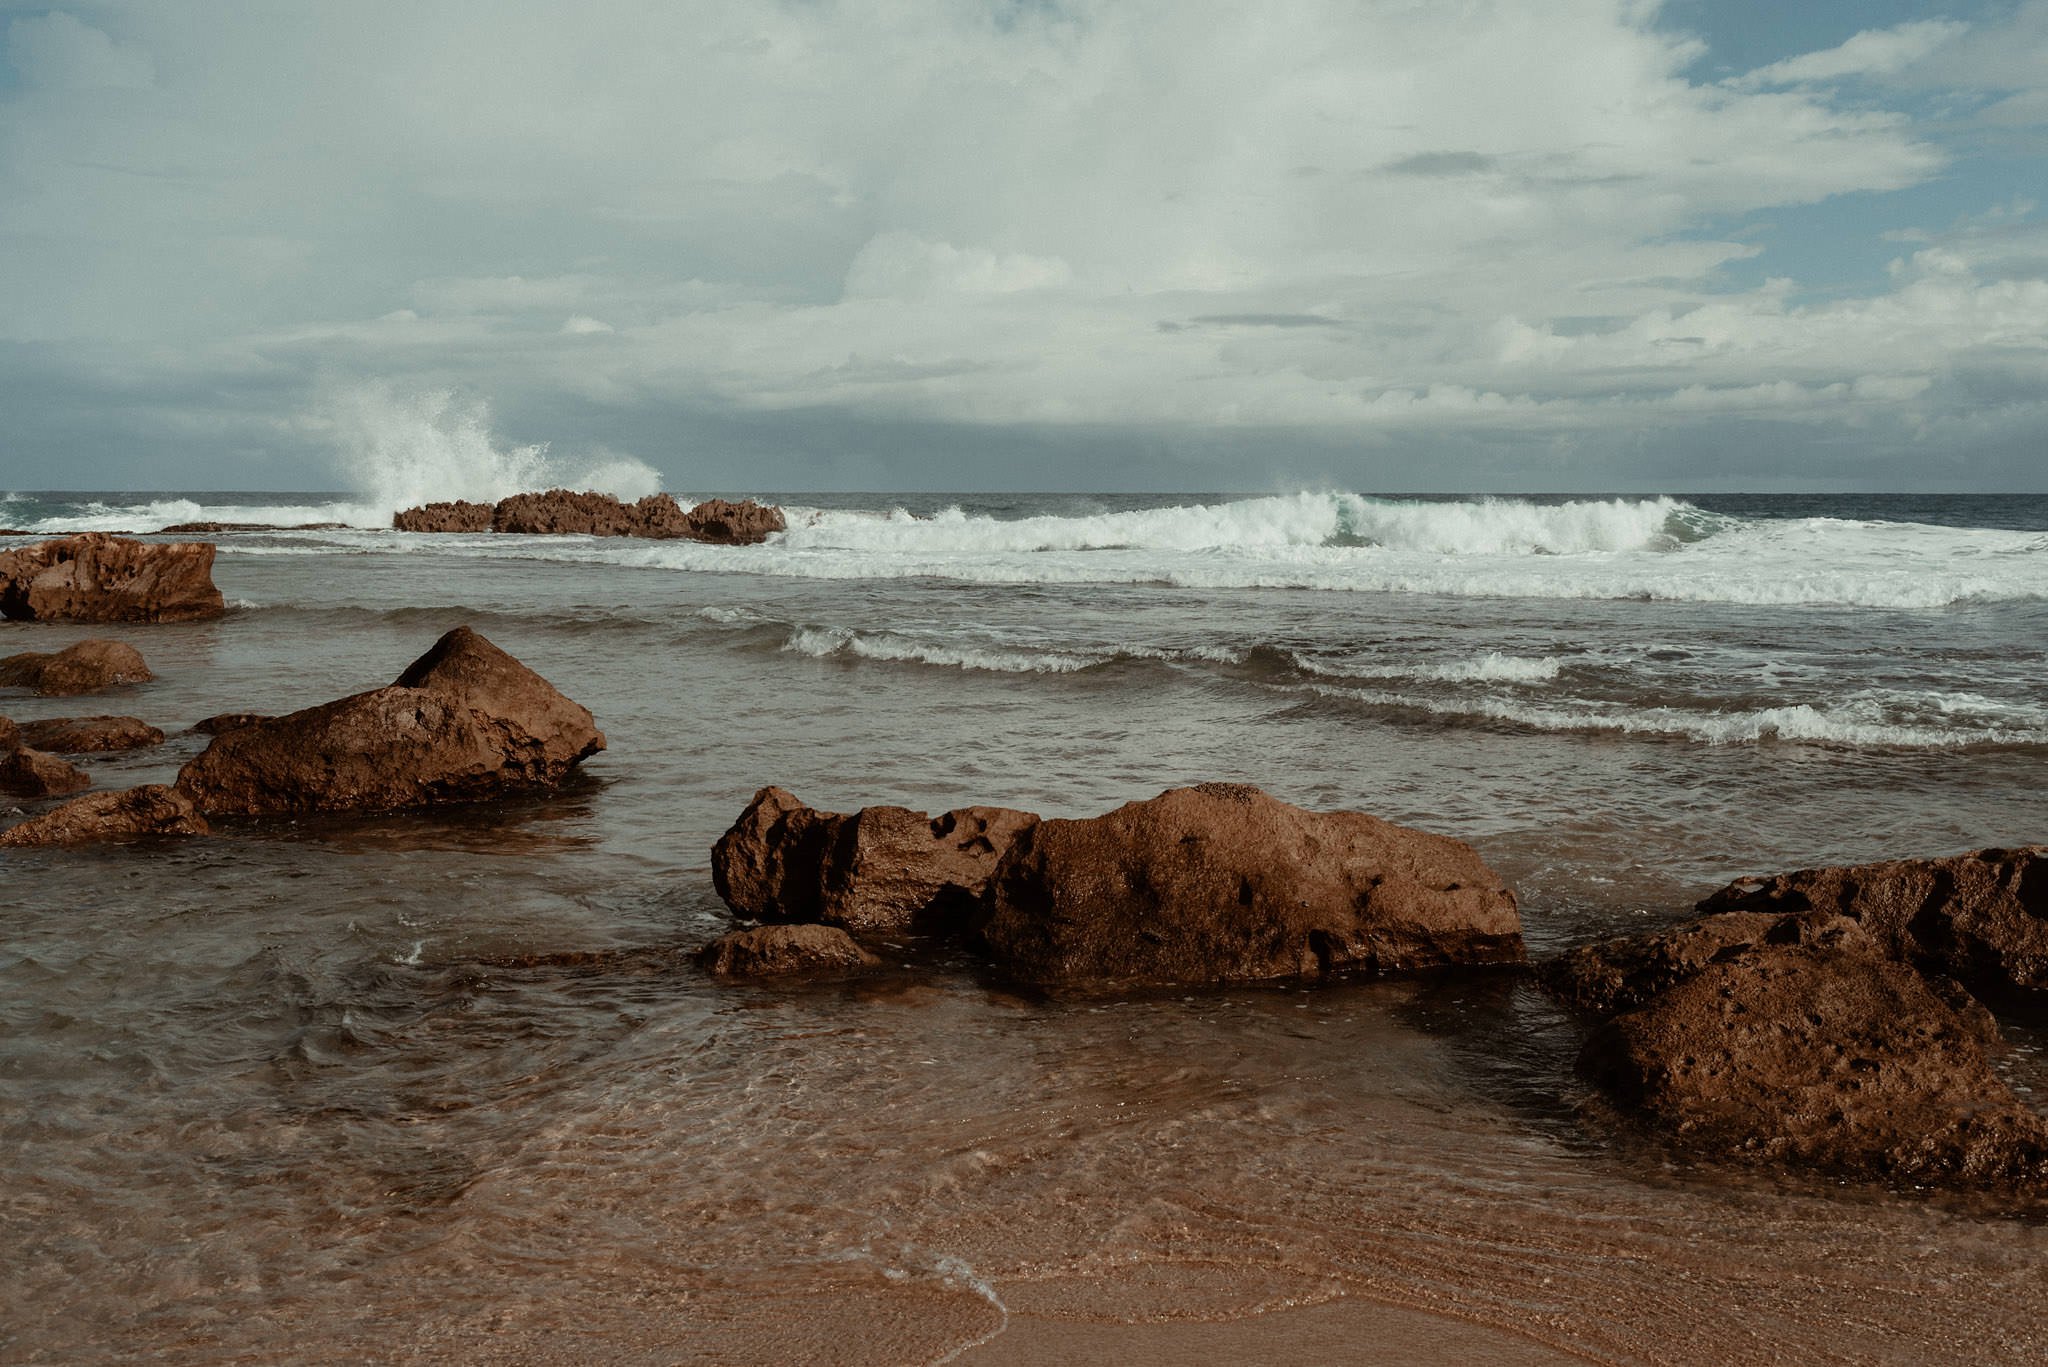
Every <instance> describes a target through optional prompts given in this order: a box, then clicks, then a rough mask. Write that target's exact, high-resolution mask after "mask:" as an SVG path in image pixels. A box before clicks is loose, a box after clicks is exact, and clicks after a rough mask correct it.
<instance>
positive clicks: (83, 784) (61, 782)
mask: <svg viewBox="0 0 2048 1367" xmlns="http://www.w3.org/2000/svg"><path fill="white" fill-rule="evenodd" d="M90 787H92V780H91V779H89V778H87V777H86V776H85V775H84V774H82V773H80V772H79V771H78V770H77V769H75V768H73V767H72V766H71V765H69V764H66V763H65V762H64V761H63V760H61V759H58V758H57V757H56V756H55V755H46V754H44V753H43V752H42V751H40V750H31V749H29V748H28V747H26V746H19V747H16V748H15V749H12V750H9V751H7V752H6V753H5V754H0V793H6V794H8V795H9V796H11V797H62V796H64V795H65V794H66V793H75V792H78V791H79V790H81V789H84V788H90Z"/></svg>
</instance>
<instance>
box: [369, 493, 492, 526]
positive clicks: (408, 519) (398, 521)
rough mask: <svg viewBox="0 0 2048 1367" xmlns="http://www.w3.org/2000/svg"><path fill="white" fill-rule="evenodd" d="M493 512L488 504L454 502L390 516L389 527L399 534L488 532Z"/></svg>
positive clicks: (434, 504) (436, 504) (407, 510)
mask: <svg viewBox="0 0 2048 1367" xmlns="http://www.w3.org/2000/svg"><path fill="white" fill-rule="evenodd" d="M496 511H497V510H496V508H494V507H493V506H492V505H491V504H488V503H471V502H469V501H467V500H465V499H455V500H453V501H452V502H448V503H428V504H425V505H423V506H421V507H418V508H407V509H406V510H405V511H404V512H402V513H398V514H396V515H395V516H393V517H392V519H391V525H392V527H393V528H394V529H396V530H398V531H401V532H487V531H490V530H491V517H492V515H493V514H494V513H495V512H496Z"/></svg>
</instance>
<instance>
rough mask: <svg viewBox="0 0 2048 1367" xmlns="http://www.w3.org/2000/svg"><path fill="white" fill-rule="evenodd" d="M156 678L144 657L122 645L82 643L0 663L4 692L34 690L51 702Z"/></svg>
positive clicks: (105, 642) (23, 654) (113, 643)
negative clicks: (20, 689)
mask: <svg viewBox="0 0 2048 1367" xmlns="http://www.w3.org/2000/svg"><path fill="white" fill-rule="evenodd" d="M155 677H156V675H154V674H152V673H150V672H149V666H148V665H147V664H146V663H144V662H143V659H142V653H141V652H140V651H138V650H136V649H135V647H133V646H131V645H127V644H125V643H123V642H120V641H97V640H94V641H79V642H77V643H76V644H73V645H69V646H66V647H65V648H64V649H62V650H60V651H57V652H55V653H54V654H52V653H48V652H42V651H33V650H31V651H24V652H23V653H21V654H19V655H9V656H8V657H7V658H6V659H4V660H0V688H27V689H33V690H34V691H35V692H37V693H40V694H42V695H43V696H44V697H51V698H58V697H75V696H76V695H78V694H80V693H97V692H100V691H101V690H102V689H107V688H113V687H116V686H118V685H120V684H135V683H148V682H149V681H150V680H151V679H153V678H155Z"/></svg>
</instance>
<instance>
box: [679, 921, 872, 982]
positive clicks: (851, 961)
mask: <svg viewBox="0 0 2048 1367" xmlns="http://www.w3.org/2000/svg"><path fill="white" fill-rule="evenodd" d="M697 962H698V963H700V964H702V965H703V966H704V967H705V969H707V970H708V971H709V972H711V973H712V974H713V975H715V976H717V977H720V978H775V977H786V976H789V975H791V974H798V973H846V972H852V971H857V970H860V969H868V968H879V967H880V966H881V963H882V961H881V960H880V959H877V958H876V957H875V956H874V955H872V954H870V953H868V952H867V951H866V950H865V949H862V948H861V947H860V946H859V945H857V944H855V943H854V942H853V937H852V936H850V935H848V934H847V933H846V932H845V931H843V930H841V929H839V928H838V927H837V926H822V925H792V926H757V927H755V928H754V929H752V930H735V931H733V932H732V933H731V934H729V935H724V936H721V937H719V938H718V939H716V940H713V941H712V942H711V943H710V944H708V945H706V946H705V947H704V949H703V950H702V952H700V953H699V954H698V956H697Z"/></svg>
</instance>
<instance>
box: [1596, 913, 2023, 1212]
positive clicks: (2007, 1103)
mask: <svg viewBox="0 0 2048 1367" xmlns="http://www.w3.org/2000/svg"><path fill="white" fill-rule="evenodd" d="M1800 919H1801V918H1786V919H1785V923H1784V924H1786V925H1788V926H1789V925H1791V924H1792V923H1793V922H1794V921H1797V920H1800ZM1739 938H1740V937H1737V939H1731V940H1730V941H1729V942H1728V943H1727V944H1725V945H1724V946H1723V947H1722V948H1721V949H1720V950H1718V951H1716V952H1715V953H1714V954H1712V955H1710V956H1708V957H1707V959H1706V960H1705V961H1704V962H1701V963H1699V964H1697V965H1696V968H1695V970H1694V971H1692V972H1690V973H1688V974H1685V975H1683V976H1681V977H1679V978H1678V979H1677V980H1676V981H1675V982H1673V983H1672V984H1671V985H1669V986H1666V987H1664V988H1662V989H1661V990H1652V988H1651V985H1650V984H1649V983H1648V982H1647V981H1646V980H1639V987H1640V989H1641V993H1642V995H1641V996H1640V999H1639V1000H1638V998H1637V997H1636V995H1635V994H1634V993H1624V994H1623V995H1622V997H1621V998H1620V999H1621V1000H1625V1001H1631V1002H1637V1004H1635V1005H1633V1006H1632V1008H1631V1009H1625V1010H1623V1011H1622V1012H1621V1013H1620V1014H1618V1015H1616V1016H1614V1017H1613V1018H1612V1019H1610V1020H1609V1021H1608V1022H1607V1023H1606V1024H1605V1025H1603V1026H1601V1027H1600V1028H1599V1029H1598V1030H1596V1031H1595V1032H1594V1034H1593V1036H1592V1037H1591V1038H1590V1039H1589V1040H1588V1041H1587V1043H1586V1046H1585V1049H1584V1051H1583V1053H1582V1054H1581V1056H1580V1066H1581V1068H1582V1070H1583V1071H1584V1072H1585V1073H1586V1074H1587V1075H1588V1076H1589V1077H1590V1078H1592V1079H1593V1080H1594V1081H1596V1082H1597V1083H1599V1084H1600V1085H1601V1086H1602V1087H1603V1088H1604V1089H1605V1090H1606V1092H1607V1093H1608V1095H1609V1096H1610V1097H1611V1098H1612V1099H1613V1100H1614V1101H1616V1102H1617V1103H1618V1104H1619V1105H1620V1106H1622V1107H1623V1108H1624V1109H1626V1110H1628V1111H1630V1112H1632V1113H1634V1114H1636V1115H1638V1116H1640V1117H1641V1118H1643V1119H1645V1120H1647V1121H1649V1122H1650V1123H1651V1124H1652V1125H1654V1126H1655V1127H1657V1128H1659V1129H1661V1130H1662V1131H1663V1132H1664V1133H1666V1134H1667V1135H1668V1136H1670V1137H1671V1138H1672V1139H1674V1140H1676V1141H1677V1142H1679V1143H1680V1144H1682V1145H1684V1146H1685V1147H1688V1148H1691V1149H1695V1150H1698V1151H1700V1152H1703V1153H1706V1154H1708V1155H1710V1156H1714V1157H1720V1158H1732V1159H1739V1160H1742V1161H1750V1162H1765V1163H1790V1164H1796V1165H1800V1166H1806V1167H1814V1168H1820V1169H1824V1170H1827V1171H1830V1172H1835V1173H1841V1174H1845V1175H1849V1176H1855V1177H1862V1178H1875V1179H1880V1180H1885V1181H1894V1182H1913V1183H1945V1184H1954V1185H1961V1186H1985V1187H1997V1188H2005V1187H2012V1186H2021V1187H2029V1188H2033V1189H2036V1190H2041V1189H2044V1185H2043V1184H2048V1121H2044V1120H2043V1119H2042V1117H2041V1116H2039V1115H2038V1114H2036V1113H2034V1112H2033V1111H2032V1110H2030V1109H2029V1108H2028V1107H2027V1106H2026V1105H2025V1104H2023V1103H2022V1102H2021V1101H2020V1100H2019V1099H2018V1097H2016V1096H2015V1095H2014V1094H2013V1092H2012V1090H2011V1088H2009V1087H2008V1086H2007V1085H2006V1084H2005V1083H2004V1082H2003V1081H2002V1080H2000V1078H1999V1077H1998V1075H1997V1073H1996V1071H1995V1070H1994V1069H1993V1067H1992V1065H1991V1062H1990V1060H1989V1058H1988V1057H1987V1054H1986V1049H1987V1045H1989V1046H1991V1047H1996V1044H1997V1027H1996V1026H1995V1024H1993V1023H1992V1021H1991V1019H1990V1016H1989V1014H1988V1013H1986V1012H1985V1011H1984V1010H1983V1008H1982V1007H1980V1006H1977V1005H1976V1004H1975V1003H1974V1002H1971V1001H1969V1000H1968V999H1967V998H1966V997H1963V996H1961V995H1960V994H1959V993H1956V994H1950V995H1947V996H1944V995H1943V994H1942V993H1941V992H1938V991H1937V990H1935V988H1934V987H1932V986H1930V984H1929V983H1928V981H1927V980H1925V979H1923V978H1922V977H1921V976H1920V975H1919V974H1918V973H1917V972H1915V971H1914V970H1913V969H1912V968H1910V967H1908V966H1907V965H1905V964H1902V963H1900V962H1898V961H1897V960H1896V959H1893V958H1891V957H1890V956H1889V955H1888V954H1887V953H1886V952H1885V948H1884V946H1883V945H1882V944H1880V943H1879V942H1878V941H1877V940H1876V939H1875V938H1874V937H1872V936H1871V935H1869V934H1868V933H1867V932H1865V931H1864V930H1863V929H1862V928H1861V927H1859V926H1857V925H1856V924H1855V923H1853V922H1850V921H1847V920H1844V919H1841V918H1825V919H1815V920H1810V921H1807V922H1805V924H1804V926H1803V928H1801V929H1799V930H1797V931H1786V932H1783V933H1782V935H1781V937H1774V936H1772V935H1768V934H1767V935H1766V936H1764V937H1763V938H1761V939H1758V940H1752V941H1748V942H1738V941H1739ZM1674 943H1675V942H1674Z"/></svg>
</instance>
